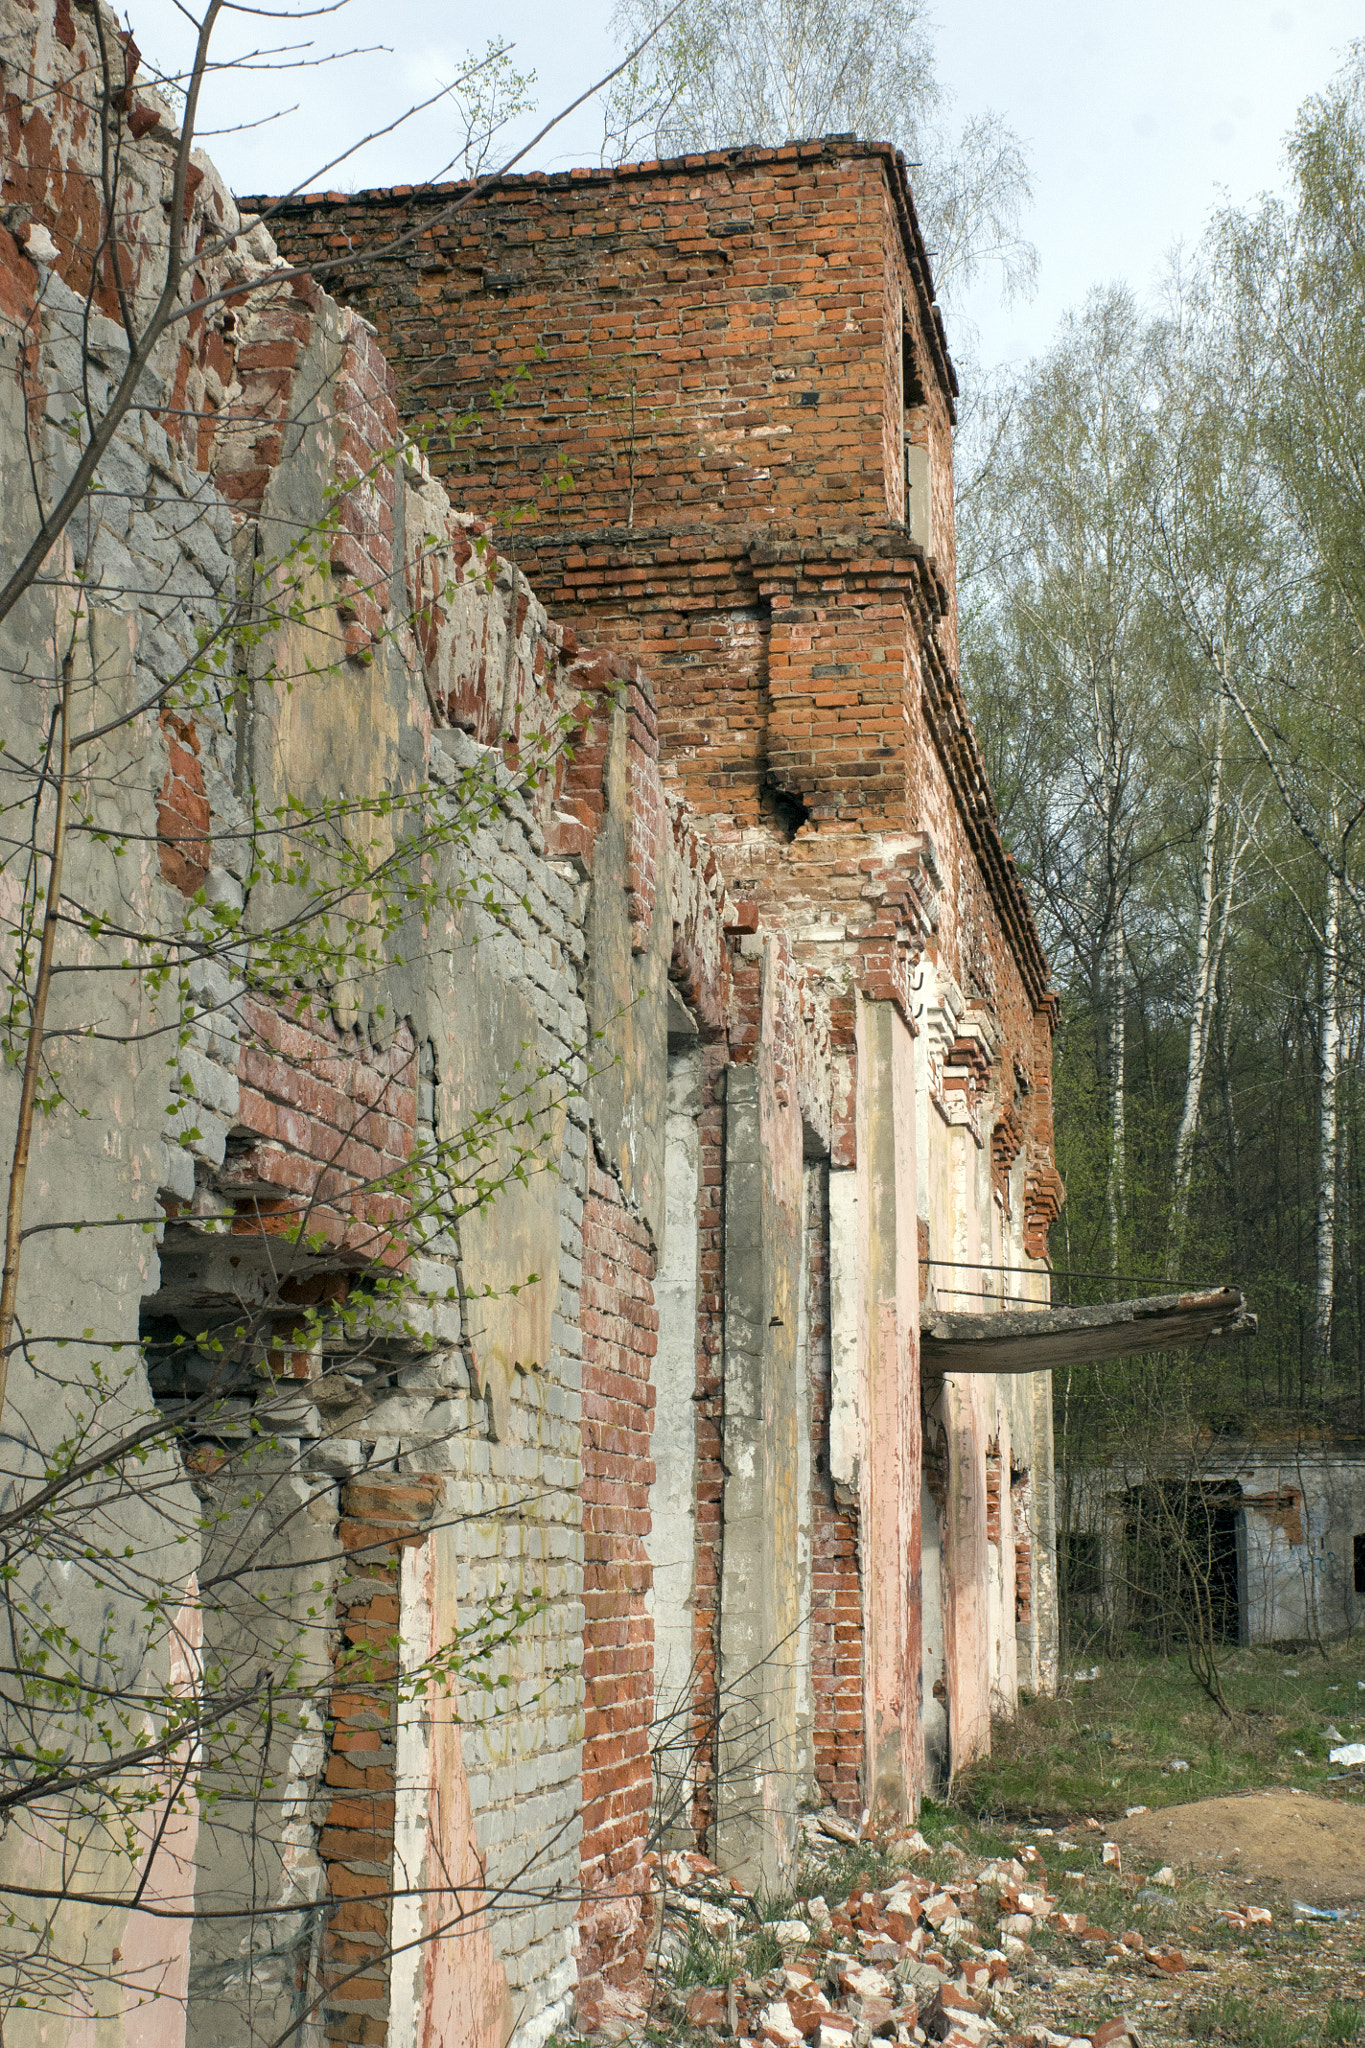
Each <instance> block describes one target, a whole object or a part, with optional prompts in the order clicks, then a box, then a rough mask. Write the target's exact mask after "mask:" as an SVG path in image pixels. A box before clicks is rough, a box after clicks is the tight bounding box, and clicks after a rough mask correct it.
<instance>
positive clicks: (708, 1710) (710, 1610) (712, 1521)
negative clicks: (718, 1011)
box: [692, 1045, 727, 1843]
mask: <svg viewBox="0 0 1365 2048" xmlns="http://www.w3.org/2000/svg"><path fill="white" fill-rule="evenodd" d="M726 1058H727V1048H726V1047H725V1046H724V1045H708V1046H706V1047H705V1048H704V1049H703V1055H702V1074H701V1113H700V1115H699V1116H698V1118H697V1135H698V1139H699V1142H700V1148H701V1175H700V1182H701V1185H700V1195H699V1200H698V1210H697V1388H696V1429H697V1534H696V1559H695V1564H694V1575H693V1584H692V1655H693V1668H694V1671H695V1674H696V1678H695V1684H696V1690H695V1693H694V1713H693V1724H692V1725H693V1742H694V1745H695V1750H694V1753H695V1757H696V1783H697V1798H696V1804H695V1807H694V1820H695V1824H696V1829H697V1839H698V1840H699V1841H700V1842H702V1843H705V1842H706V1841H707V1840H708V1839H709V1832H710V1828H711V1825H712V1822H713V1821H714V1819H715V1771H716V1670H717V1655H718V1642H719V1630H720V1565H721V1556H720V1546H721V1531H722V1524H721V1504H722V1501H723V1499H724V1495H725V1468H724V1462H723V1450H724V1442H723V1435H722V1430H723V1423H724V1377H723V1361H724V1356H725V1266H724V1243H725V1240H724V1225H725V1218H724V1187H725V1103H724V1100H723V1096H722V1093H721V1089H722V1088H723V1085H724V1073H725V1065H726Z"/></svg>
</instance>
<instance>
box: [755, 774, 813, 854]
mask: <svg viewBox="0 0 1365 2048" xmlns="http://www.w3.org/2000/svg"><path fill="white" fill-rule="evenodd" d="M758 809H759V816H760V817H761V818H762V819H763V821H764V823H765V824H768V825H770V826H772V827H773V829H774V830H775V831H777V832H780V833H781V835H782V837H783V838H784V839H786V840H788V841H790V840H793V839H795V837H796V835H797V833H798V832H799V831H800V830H801V827H802V826H803V825H807V824H809V823H810V810H809V807H808V806H807V805H806V804H804V803H803V802H802V801H801V798H800V797H799V796H794V795H793V794H792V792H791V791H790V790H789V789H779V788H778V786H777V784H776V783H775V782H773V781H772V780H771V778H769V777H765V778H764V781H763V784H762V786H761V788H760V789H759V792H758Z"/></svg>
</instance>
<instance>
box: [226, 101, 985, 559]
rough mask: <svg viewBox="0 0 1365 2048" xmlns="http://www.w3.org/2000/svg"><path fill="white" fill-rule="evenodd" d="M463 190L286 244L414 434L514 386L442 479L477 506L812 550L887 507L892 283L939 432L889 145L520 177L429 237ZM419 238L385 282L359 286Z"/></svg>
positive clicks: (939, 379) (926, 297)
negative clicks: (361, 256)
mask: <svg viewBox="0 0 1365 2048" xmlns="http://www.w3.org/2000/svg"><path fill="white" fill-rule="evenodd" d="M713 167H714V169H713ZM716 170H719V172H720V175H715V171H716ZM708 171H710V172H711V173H712V174H711V175H708V174H707V173H708ZM458 191H459V188H458V187H454V186H451V187H431V188H427V189H426V190H424V191H421V192H414V191H413V190H412V189H411V188H405V189H404V190H403V191H402V192H395V193H366V194H359V195H356V196H354V197H350V198H346V197H343V196H342V195H339V194H327V195H321V194H318V195H313V196H312V197H311V198H310V199H309V200H307V201H303V202H288V201H286V202H284V203H283V205H280V204H279V203H278V202H275V204H276V207H277V211H276V214H275V219H274V222H273V223H272V225H274V227H275V231H276V233H277V235H278V238H279V239H280V241H281V243H282V245H283V246H284V247H285V248H287V249H289V250H290V251H291V253H296V254H298V255H300V256H301V257H302V258H303V260H305V261H313V262H315V263H319V264H327V265H329V266H331V267H329V268H327V269H325V270H323V269H320V270H319V273H318V274H319V275H320V276H322V277H323V278H324V279H325V281H326V283H327V285H328V288H329V289H330V290H334V291H336V292H337V294H338V296H340V297H342V298H344V299H346V300H348V301H349V302H351V303H354V304H357V305H362V306H363V310H364V311H365V312H366V313H367V315H368V317H369V318H370V319H372V320H373V321H374V323H375V325H376V326H377V327H378V329H379V332H380V334H381V336H382V338H383V339H384V341H385V343H386V344H387V346H388V347H389V350H390V353H391V354H392V356H393V358H394V360H395V361H396V362H402V363H403V364H404V365H405V366H406V382H407V392H406V395H405V407H406V408H407V409H408V410H409V411H410V412H411V413H412V415H413V416H414V417H417V418H427V419H430V420H431V421H432V422H433V424H436V425H437V426H438V428H439V425H440V423H441V419H442V415H443V414H444V411H445V406H446V403H447V394H448V392H449V390H450V388H451V384H452V381H453V380H456V379H458V380H459V381H460V382H461V383H463V384H465V385H467V387H468V389H469V391H470V393H471V394H477V402H478V404H479V405H480V406H482V405H483V404H484V403H485V402H486V397H487V391H488V387H489V385H490V384H491V383H495V382H498V381H500V380H501V379H503V378H505V376H506V373H507V371H508V370H509V369H510V368H512V367H514V366H516V367H518V369H519V370H520V372H521V373H522V374H521V375H520V376H519V379H518V382H517V385H516V387H515V389H514V390H513V391H512V392H511V393H510V394H509V400H508V402H507V403H506V404H505V405H504V406H503V407H502V408H501V410H500V413H499V415H498V418H497V420H496V421H494V420H492V419H490V420H488V421H486V422H482V423H481V425H480V428H479V429H478V430H477V431H476V433H475V436H474V438H473V440H472V442H471V443H468V444H463V445H461V444H457V446H456V447H455V448H454V449H453V450H450V451H449V452H448V453H447V454H446V455H445V457H444V460H445V462H446V464H447V466H448V467H449V469H450V470H451V471H453V472H455V473H459V474H461V486H460V488H461V490H462V491H463V492H465V493H467V494H468V495H469V496H470V497H471V498H472V499H473V500H474V501H475V502H478V503H493V502H499V503H500V502H503V501H504V500H505V501H507V502H511V501H512V500H519V501H522V502H525V501H526V500H527V499H528V498H530V499H534V500H536V501H537V502H538V505H539V509H540V511H541V513H542V515H543V516H545V517H546V518H548V519H550V520H554V519H556V518H557V517H558V516H559V514H560V511H561V507H562V505H563V504H564V503H566V502H567V503H569V504H571V507H572V515H573V517H574V519H575V523H577V524H580V525H587V526H591V527H594V528H596V527H606V526H611V525H617V524H619V525H623V526H624V525H626V524H630V525H633V526H635V527H637V528H647V527H649V526H651V525H655V524H667V525H670V526H683V525H686V526H693V527H706V526H711V525H714V524H715V523H716V522H717V521H720V522H723V523H725V524H727V525H731V526H734V527H738V528H742V527H752V526H754V525H759V524H766V523H768V522H769V521H771V520H773V519H778V520H781V521H783V522H784V523H785V522H788V521H791V522H794V523H797V524H799V525H801V526H803V527H804V529H805V530H806V531H808V532H810V533H816V532H818V531H820V530H821V529H822V528H825V527H827V526H828V525H829V523H830V521H831V519H832V518H835V519H838V520H839V521H841V522H848V521H856V520H857V519H858V517H859V515H860V513H861V512H862V511H863V510H864V508H874V507H875V508H880V507H881V506H882V505H883V504H884V503H885V498H886V492H887V473H886V472H887V456H886V450H885V446H884V442H883V433H882V425H881V421H882V413H883V394H884V386H885V379H886V369H885V364H886V362H887V361H888V360H889V361H890V362H892V363H893V364H895V365H896V366H897V367H898V364H899V349H900V342H901V329H900V310H901V309H900V304H899V303H897V305H896V306H895V308H894V332H893V333H892V334H891V335H890V336H889V337H888V336H887V334H886V330H887V326H888V321H889V320H890V319H892V318H893V314H892V311H891V309H889V308H888V305H887V291H886V284H887V270H888V262H889V263H890V267H891V269H892V271H893V274H894V277H895V280H896V284H897V287H898V293H899V295H900V296H901V297H903V300H904V303H905V307H906V312H907V315H908V322H909V329H910V347H911V351H912V353H913V354H914V355H915V356H916V358H917V359H918V361H919V364H920V376H921V381H922V383H923V385H924V387H925V391H926V395H927V397H928V401H929V403H930V404H931V405H932V406H933V407H934V409H935V425H936V427H937V428H938V430H939V432H940V433H946V431H947V428H948V426H949V424H950V414H951V408H952V396H951V393H952V388H953V383H952V373H951V369H950V367H949V366H948V363H947V358H946V355H945V353H944V350H943V344H942V337H941V332H940V330H939V327H938V324H937V322H936V321H935V318H934V309H933V305H932V290H933V287H932V282H931V280H930V278H929V269H928V263H927V259H926V258H925V255H924V248H923V244H922V242H921V241H920V238H919V234H918V230H917V228H916V227H915V225H914V221H913V216H912V214H911V211H910V207H909V194H908V191H907V189H906V186H905V173H904V166H903V164H902V163H901V161H900V159H899V158H897V157H896V155H895V153H894V152H893V151H891V150H889V149H887V148H886V147H885V146H878V145H863V144H859V143H856V142H854V141H853V139H852V138H851V137H836V138H831V139H830V141H829V142H827V143H818V142H817V143H808V144H800V145H793V146H791V147H789V148H786V149H780V150H752V151H741V152H729V153H727V154H726V155H725V156H723V157H716V158H712V159H690V160H687V161H684V160H682V159H678V160H675V161H674V162H672V163H663V164H654V165H648V166H631V165H622V166H618V167H615V168H614V169H613V170H611V171H609V172H599V173H592V172H587V173H584V172H574V173H573V175H572V176H571V177H570V176H568V175H563V176H550V177H546V176H541V175H537V176H531V177H516V178H510V179H505V180H502V181H500V182H499V183H498V184H497V185H496V186H494V187H492V188H490V189H488V190H486V191H485V192H483V193H481V194H480V195H479V197H478V199H477V200H476V201H475V202H474V203H473V204H472V205H470V204H466V205H464V206H462V207H461V208H460V209H459V210H458V211H456V212H455V213H454V214H453V215H452V216H451V217H450V218H448V219H446V220H444V221H439V220H437V219H435V218H434V217H435V216H436V215H438V214H439V213H441V212H442V211H443V210H446V209H448V208H449V207H450V202H451V199H452V197H454V196H455V195H456V194H457V193H458ZM247 203H248V204H250V203H254V202H247ZM423 219H426V220H428V221H430V222H431V225H430V226H429V227H427V228H425V229H423V228H422V221H423ZM414 225H416V226H417V227H418V229H419V232H418V234H417V236H416V238H415V239H414V240H413V241H412V242H411V243H409V244H408V245H407V246H406V247H405V248H404V249H403V250H402V251H401V253H400V254H399V255H398V256H396V257H395V258H393V259H389V260H387V261H386V260H383V259H380V261H379V262H378V263H377V264H374V265H359V264H356V263H355V262H354V260H353V252H354V251H355V250H356V249H357V248H358V247H364V246H366V245H367V244H371V245H373V244H382V243H383V242H384V241H385V240H387V239H389V238H391V237H392V235H394V234H395V233H402V232H405V231H406V230H408V229H409V228H411V227H412V226H414ZM540 351H544V353H543V354H541V353H539V352H540ZM774 370H776V372H777V374H776V376H774ZM571 415H572V416H575V418H574V424H573V425H571V426H566V424H565V422H566V419H567V418H568V417H569V416H571ZM564 461H567V463H568V465H569V470H570V472H571V477H572V486H571V489H569V490H568V491H565V490H563V489H561V485H562V483H563V482H564V481H565V477H564V471H563V467H562V464H563V462H564ZM898 462H899V452H898V451H897V453H896V463H897V464H898Z"/></svg>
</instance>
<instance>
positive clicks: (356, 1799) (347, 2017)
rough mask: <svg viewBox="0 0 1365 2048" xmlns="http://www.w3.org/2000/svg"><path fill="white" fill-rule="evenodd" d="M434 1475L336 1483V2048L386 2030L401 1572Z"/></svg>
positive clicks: (329, 2035)
mask: <svg viewBox="0 0 1365 2048" xmlns="http://www.w3.org/2000/svg"><path fill="white" fill-rule="evenodd" d="M441 1484H442V1483H441V1481H440V1480H439V1479H429V1480H428V1479H418V1480H411V1481H407V1482H404V1483H388V1484H386V1483H385V1482H383V1481H379V1482H377V1483H376V1482H375V1481H372V1480H358V1481H355V1482H353V1483H352V1484H351V1485H349V1486H346V1487H343V1488H342V1492H341V1527H340V1535H341V1546H342V1549H343V1551H344V1552H345V1554H346V1571H345V1576H344V1578H343V1580H342V1583H341V1585H340V1587H339V1588H338V1591H337V1620H338V1626H339V1632H340V1649H339V1656H338V1683H337V1685H336V1688H335V1689H334V1691H333V1693H332V1697H331V1701H330V1705H329V1711H330V1718H331V1721H332V1741H331V1755H330V1756H329V1758H328V1760H327V1771H326V1778H325V1784H326V1788H327V1808H326V1815H325V1818H324V1821H323V1825H322V1830H321V1833H320V1834H319V1837H318V1854H319V1856H320V1857H321V1859H322V1862H323V1864H324V1866H325V1868H326V1871H327V1898H328V1903H327V1925H326V1930H325V1932H324V1935H323V1943H322V1981H323V1985H324V1988H325V1991H326V1994H327V1995H326V2000H325V2003H324V2005H323V2007H322V2024H323V2032H324V2034H325V2036H326V2039H327V2041H328V2043H329V2044H332V2048H343V2044H346V2048H349V2044H353V2043H354V2044H359V2048H383V2044H384V2043H385V2042H386V2041H387V2039H388V2018H389V1969H390V1964H389V1929H390V1913H391V1906H392V1899H391V1893H392V1889H393V1840H394V1814H395V1791H396V1777H395V1768H396V1762H397V1756H396V1743H397V1713H398V1706H397V1701H398V1688H397V1684H396V1680H397V1677H398V1622H399V1615H400V1611H401V1593H400V1588H399V1574H400V1571H401V1559H402V1551H403V1548H404V1546H405V1545H408V1544H414V1543H419V1542H420V1541H421V1540H422V1534H423V1530H424V1528H425V1525H426V1523H427V1522H428V1520H429V1519H430V1517H431V1515H432V1512H433V1510H434V1509H435V1507H436V1505H437V1503H438V1501H439V1499H440V1495H441Z"/></svg>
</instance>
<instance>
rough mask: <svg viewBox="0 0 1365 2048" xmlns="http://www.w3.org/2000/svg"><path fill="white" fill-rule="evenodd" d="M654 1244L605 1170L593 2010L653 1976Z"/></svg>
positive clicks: (588, 1408)
mask: <svg viewBox="0 0 1365 2048" xmlns="http://www.w3.org/2000/svg"><path fill="white" fill-rule="evenodd" d="M653 1278H654V1259H653V1253H652V1251H651V1249H650V1244H649V1234H648V1232H647V1230H646V1229H645V1228H644V1226H643V1224H642V1223H640V1222H639V1221H638V1220H636V1219H635V1218H634V1217H633V1216H632V1215H631V1214H630V1212H629V1211H628V1210H627V1209H626V1207H625V1205H624V1204H623V1202H622V1200H621V1196H620V1191H619V1190H618V1188H617V1187H616V1185H615V1182H614V1181H613V1180H612V1178H611V1177H610V1176H609V1175H608V1174H606V1173H604V1172H603V1171H602V1169H601V1167H600V1166H598V1165H597V1163H596V1162H595V1161H592V1162H590V1164H589V1168H588V1197H587V1200H586V1202H585V1203H584V1205H583V1288H582V1301H581V1310H580V1314H581V1319H582V1329H583V1542H584V1556H583V1604H584V1609H585V1619H584V1626H583V1680H584V1685H585V1688H586V1705H585V1709H584V1722H583V1837H582V1843H581V1848H580V1856H581V1868H582V1886H583V1903H582V1908H581V1911H580V1917H579V1941H580V1947H579V1990H578V2005H579V2012H580V2015H581V2016H582V2018H583V2023H584V2024H585V2025H591V2024H592V2018H593V2014H594V2012H595V2010H596V2008H597V2006H598V2004H599V2002H600V1999H601V1997H602V1994H603V1991H604V1990H605V1988H606V1987H607V1986H608V1985H615V1986H618V1987H619V1986H624V1985H627V1984H630V1983H633V1982H634V1981H635V1979H636V1978H637V1977H638V1976H639V1975H640V1972H641V1970H642V1969H643V1967H644V1952H645V1943H646V1940H647V1937H648V1920H647V1915H646V1911H645V1894H646V1892H647V1890H648V1885H649V1872H648V1869H647V1867H646V1865H645V1862H644V1852H645V1844H646V1829H647V1825H648V1818H649V1808H650V1801H651V1798H652V1792H653V1781H652V1773H651V1767H650V1753H649V1725H650V1720H651V1715H652V1707H653V1684H652V1681H653V1671H654V1623H653V1621H652V1620H651V1619H650V1617H649V1615H648V1614H647V1613H646V1611H645V1596H646V1594H647V1593H648V1591H649V1587H650V1584H651V1573H650V1565H649V1559H648V1556H647V1554H646V1551H645V1541H644V1539H645V1537H646V1535H647V1534H648V1530H649V1489H650V1486H651V1485H652V1484H653V1480H654V1463H653V1460H652V1458H651V1456H650V1449H649V1441H650V1432H651V1429H652V1426H653V1411H654V1398H655V1397H654V1388H653V1386H652V1385H651V1383H650V1369H651V1362H652V1360H653V1358H654V1354H655V1352H656V1350H657V1348H658V1334H657V1333H658V1328H659V1317H658V1312H657V1310H656V1309H655V1307H654V1292H653V1286H652V1282H653Z"/></svg>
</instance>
